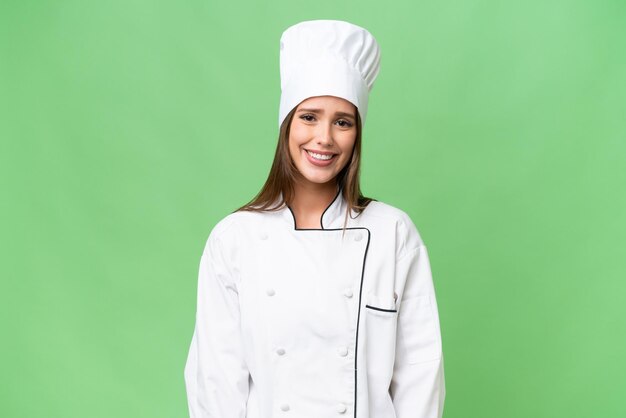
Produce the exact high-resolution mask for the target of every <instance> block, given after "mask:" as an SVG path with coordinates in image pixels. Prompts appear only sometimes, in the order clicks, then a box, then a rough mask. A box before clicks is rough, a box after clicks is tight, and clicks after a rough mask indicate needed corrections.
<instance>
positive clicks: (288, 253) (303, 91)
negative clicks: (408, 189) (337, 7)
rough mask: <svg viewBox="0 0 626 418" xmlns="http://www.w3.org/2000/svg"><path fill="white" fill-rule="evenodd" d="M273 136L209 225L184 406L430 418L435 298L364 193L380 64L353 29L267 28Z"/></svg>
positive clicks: (204, 415)
mask: <svg viewBox="0 0 626 418" xmlns="http://www.w3.org/2000/svg"><path fill="white" fill-rule="evenodd" d="M280 46H281V56H280V68H281V88H282V92H281V103H280V111H279V127H280V134H279V139H278V146H277V148H276V154H275V157H274V163H273V165H272V168H271V170H270V174H269V177H268V179H267V181H266V183H265V185H264V186H263V188H262V190H261V191H260V192H259V194H258V195H257V196H256V198H255V199H253V200H252V201H251V202H250V203H248V204H247V205H245V206H243V207H241V208H239V209H238V210H237V211H235V212H233V213H231V214H229V215H228V216H226V217H225V218H224V219H222V220H221V221H220V222H218V224H217V225H216V226H215V227H214V228H213V230H212V231H211V233H210V235H209V238H208V240H207V243H206V246H205V249H204V252H203V255H202V257H201V261H200V272H199V279H198V300H197V316H196V327H195V331H194V335H193V338H192V343H191V347H190V350H189V356H188V359H187V364H186V367H185V381H186V387H187V395H188V401H189V409H190V413H191V417H192V418H208V417H220V418H230V417H233V418H235V417H238V418H243V417H245V418H270V417H282V416H284V417H289V416H291V417H298V418H323V417H331V416H336V415H337V416H342V415H343V416H353V417H355V418H392V417H395V418H440V417H441V416H442V413H443V403H444V397H445V387H444V376H443V356H442V349H441V337H440V329H439V316H438V310H437V302H436V299H435V292H434V287H433V282H432V277H431V270H430V265H429V260H428V253H427V250H426V247H425V245H424V243H423V241H422V239H421V237H420V235H419V233H418V231H417V229H416V227H415V226H414V224H413V222H412V221H411V219H410V218H409V216H408V215H407V214H406V213H405V212H403V211H402V210H400V209H397V208H394V207H392V206H390V205H387V204H385V203H382V202H379V201H376V200H374V199H369V198H365V197H363V195H362V194H361V191H360V186H359V164H360V157H361V129H362V124H363V123H364V121H365V115H366V111H367V99H368V94H369V91H370V90H371V88H372V86H373V83H374V80H375V78H376V76H377V74H378V71H379V61H380V53H379V47H378V44H377V43H376V41H375V39H374V38H373V37H372V35H371V34H370V33H369V32H367V31H366V30H365V29H363V28H361V27H359V26H356V25H353V24H351V23H348V22H343V21H336V20H314V21H305V22H300V23H298V24H296V25H294V26H291V27H290V28H288V29H287V30H286V31H285V32H284V33H283V35H282V37H281V43H280Z"/></svg>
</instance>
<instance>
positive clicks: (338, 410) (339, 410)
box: [337, 403, 348, 414]
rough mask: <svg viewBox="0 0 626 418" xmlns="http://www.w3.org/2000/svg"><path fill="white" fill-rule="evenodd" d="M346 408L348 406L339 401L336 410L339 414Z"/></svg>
mask: <svg viewBox="0 0 626 418" xmlns="http://www.w3.org/2000/svg"><path fill="white" fill-rule="evenodd" d="M347 410H348V407H347V406H346V404H344V403H340V404H339V405H337V412H339V413H340V414H343V413H344V412H346V411H347Z"/></svg>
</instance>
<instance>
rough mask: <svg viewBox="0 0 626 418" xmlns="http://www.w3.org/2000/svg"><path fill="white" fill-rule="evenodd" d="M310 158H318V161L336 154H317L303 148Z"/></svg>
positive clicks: (328, 158)
mask: <svg viewBox="0 0 626 418" xmlns="http://www.w3.org/2000/svg"><path fill="white" fill-rule="evenodd" d="M305 151H306V152H307V153H308V154H309V155H310V156H311V157H312V158H314V159H316V160H319V161H328V160H330V159H332V158H333V157H334V156H335V155H337V154H319V153H317V152H313V151H309V150H308V149H307V150H305Z"/></svg>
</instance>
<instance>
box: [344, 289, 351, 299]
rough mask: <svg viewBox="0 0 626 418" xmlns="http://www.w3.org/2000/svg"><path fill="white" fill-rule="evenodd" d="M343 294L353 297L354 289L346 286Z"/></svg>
mask: <svg viewBox="0 0 626 418" xmlns="http://www.w3.org/2000/svg"><path fill="white" fill-rule="evenodd" d="M343 294H344V295H345V296H346V297H347V298H351V297H352V289H350V288H349V287H346V288H345V290H344V291H343Z"/></svg>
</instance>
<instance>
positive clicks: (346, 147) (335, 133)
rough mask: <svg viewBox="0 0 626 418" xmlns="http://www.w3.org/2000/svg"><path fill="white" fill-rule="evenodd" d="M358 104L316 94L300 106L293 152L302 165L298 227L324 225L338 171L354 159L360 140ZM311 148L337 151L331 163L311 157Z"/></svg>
mask: <svg viewBox="0 0 626 418" xmlns="http://www.w3.org/2000/svg"><path fill="white" fill-rule="evenodd" d="M356 112H357V109H356V106H354V105H353V104H352V103H350V102H349V101H347V100H345V99H342V98H340V97H335V96H315V97H309V98H308V99H306V100H304V101H302V102H301V103H300V104H299V105H298V106H297V108H296V113H295V115H294V118H293V120H292V122H291V126H290V132H289V154H290V155H291V158H292V159H293V162H294V164H295V166H296V168H297V169H298V178H297V181H296V184H295V197H294V200H293V202H292V204H291V205H290V206H291V210H292V211H293V212H294V215H295V217H296V226H297V227H298V228H321V225H320V218H321V216H322V213H323V211H324V209H326V208H327V207H328V205H330V203H331V202H332V201H333V199H334V198H335V196H336V194H337V174H339V172H340V171H341V170H342V169H343V168H344V167H345V165H346V164H347V163H348V162H349V161H350V158H351V156H352V149H353V148H354V142H355V140H356V133H357V127H356ZM307 150H309V151H317V152H319V153H320V154H333V157H332V159H331V162H330V164H329V165H327V166H324V167H320V166H317V165H315V164H313V163H312V162H311V161H310V157H309V156H308V155H307Z"/></svg>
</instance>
